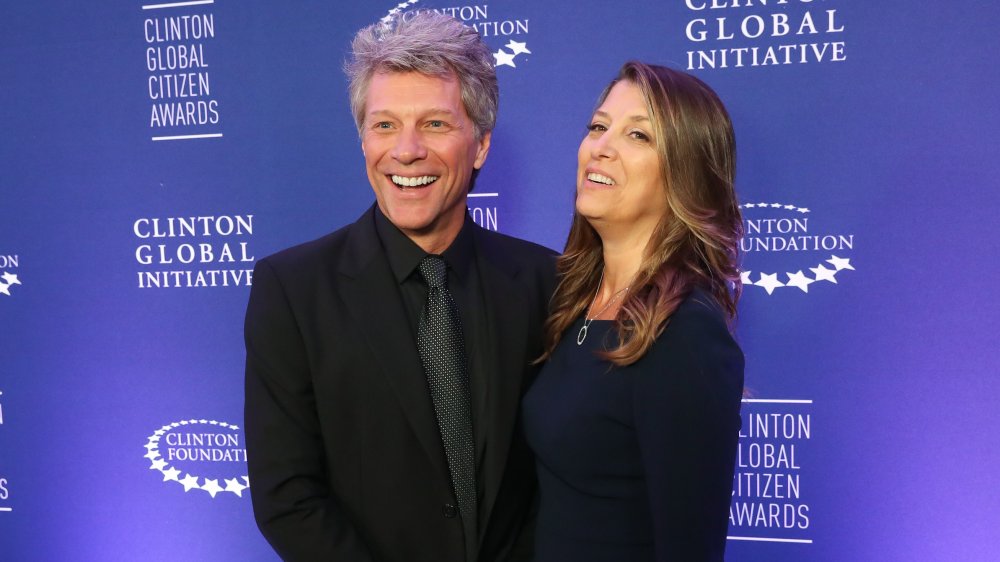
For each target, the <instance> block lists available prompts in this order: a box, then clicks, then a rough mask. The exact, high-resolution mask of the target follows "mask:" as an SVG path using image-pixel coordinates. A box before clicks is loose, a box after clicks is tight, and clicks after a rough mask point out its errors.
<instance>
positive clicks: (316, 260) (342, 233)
mask: <svg viewBox="0 0 1000 562" xmlns="http://www.w3.org/2000/svg"><path fill="white" fill-rule="evenodd" d="M351 226H352V225H345V226H343V227H341V228H339V229H337V230H335V231H333V232H331V233H329V234H326V235H323V236H321V237H319V238H316V239H315V240H310V241H308V242H303V243H301V244H296V245H294V246H291V247H289V248H285V249H284V250H280V251H277V252H275V253H273V254H271V255H269V256H267V257H265V258H263V259H261V260H260V261H261V262H267V263H268V264H270V265H271V266H272V267H274V268H277V269H289V268H290V269H301V268H303V267H309V266H310V265H318V264H321V263H325V262H328V261H329V260H330V258H331V256H334V255H336V254H338V253H339V252H340V251H342V249H343V247H344V243H345V242H346V241H347V238H348V234H349V233H350V229H351Z"/></svg>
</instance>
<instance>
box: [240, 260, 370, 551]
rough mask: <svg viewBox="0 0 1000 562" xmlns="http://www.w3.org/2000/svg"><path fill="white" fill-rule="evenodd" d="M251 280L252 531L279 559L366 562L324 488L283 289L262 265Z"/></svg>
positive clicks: (303, 366)
mask: <svg viewBox="0 0 1000 562" xmlns="http://www.w3.org/2000/svg"><path fill="white" fill-rule="evenodd" d="M253 281H254V282H253V287H252V289H251V291H250V302H249V304H248V305H247V314H246V323H245V325H244V336H245V340H246V350H247V358H246V386H245V393H246V394H245V400H246V401H245V411H244V421H245V423H244V425H245V431H246V446H247V464H248V470H249V477H250V492H251V497H252V499H253V511H254V518H255V519H256V521H257V526H258V527H259V528H260V530H261V532H262V533H263V534H264V537H265V538H266V539H267V541H268V542H269V543H270V544H271V546H272V547H273V548H274V550H275V551H276V552H277V553H278V555H279V556H281V558H282V559H284V560H303V561H305V560H329V561H345V562H367V561H371V560H373V557H372V555H371V553H370V551H369V549H368V547H367V546H366V544H365V543H364V541H363V539H362V537H361V536H360V535H359V533H358V531H357V529H356V528H355V526H354V525H353V524H352V522H351V521H350V520H349V518H348V517H347V515H346V514H345V513H344V512H343V510H342V509H341V508H340V506H339V504H338V502H337V499H336V498H335V497H333V495H332V494H331V492H330V490H329V486H328V484H327V467H326V460H325V458H324V453H323V451H324V447H323V443H322V437H321V431H320V424H319V417H318V414H317V410H316V404H315V396H314V392H313V386H312V382H311V377H310V372H309V364H308V358H307V355H306V349H305V345H304V342H303V338H302V335H301V332H300V331H299V327H298V325H297V323H296V320H295V317H294V314H293V311H292V308H291V306H290V304H289V301H288V298H287V295H286V292H285V290H284V287H282V284H281V281H280V280H279V278H278V276H277V274H276V273H275V271H274V269H273V268H272V267H271V266H270V264H269V263H268V262H267V261H266V260H262V261H260V262H259V263H258V264H257V266H256V267H255V268H254V277H253Z"/></svg>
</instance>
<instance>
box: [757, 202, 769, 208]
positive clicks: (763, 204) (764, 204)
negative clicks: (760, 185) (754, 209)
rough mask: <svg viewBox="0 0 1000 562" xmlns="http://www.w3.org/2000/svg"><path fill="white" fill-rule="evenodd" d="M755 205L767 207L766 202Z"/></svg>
mask: <svg viewBox="0 0 1000 562" xmlns="http://www.w3.org/2000/svg"><path fill="white" fill-rule="evenodd" d="M757 206H758V207H767V206H769V205H768V204H767V203H757Z"/></svg>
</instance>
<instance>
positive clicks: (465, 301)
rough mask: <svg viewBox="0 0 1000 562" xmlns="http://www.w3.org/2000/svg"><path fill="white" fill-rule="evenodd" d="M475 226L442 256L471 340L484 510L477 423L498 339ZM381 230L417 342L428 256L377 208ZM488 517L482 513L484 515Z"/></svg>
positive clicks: (480, 432)
mask: <svg viewBox="0 0 1000 562" xmlns="http://www.w3.org/2000/svg"><path fill="white" fill-rule="evenodd" d="M474 227H475V225H474V223H473V222H472V219H471V218H470V217H469V216H468V215H466V217H465V223H464V224H463V225H462V230H460V231H459V233H458V236H457V237H456V238H455V240H454V241H453V242H452V243H451V245H450V246H449V247H448V248H447V249H446V250H445V251H444V253H442V254H441V258H442V259H444V262H445V263H446V264H447V266H448V291H449V292H451V295H452V297H453V298H454V299H455V304H456V305H457V306H458V314H459V317H460V318H461V322H462V335H463V336H464V338H465V355H466V360H467V361H468V365H467V369H468V372H469V396H470V397H471V399H472V428H473V435H474V436H475V440H476V493H477V495H478V496H479V506H480V509H482V505H483V496H482V494H483V489H484V479H483V471H482V466H483V452H484V451H485V450H486V431H485V427H482V424H480V423H477V422H478V421H479V420H482V419H484V417H485V408H486V398H487V396H488V392H489V389H488V388H487V384H486V376H485V366H484V365H483V361H484V360H485V357H487V356H488V354H487V353H486V351H487V350H486V349H485V346H487V345H490V342H491V341H492V339H491V338H490V333H489V326H487V323H486V318H485V314H484V311H485V303H484V302H483V291H482V285H481V283H480V281H479V268H478V266H477V265H476V246H475V244H474V241H473V235H472V229H473V228H474ZM375 230H376V232H377V233H378V237H379V240H380V241H381V243H382V247H383V248H384V249H385V254H386V256H388V259H389V267H390V268H391V269H392V272H393V275H394V276H395V277H396V282H397V283H398V284H399V293H400V295H401V296H402V298H403V305H404V307H405V308H406V314H407V317H408V319H409V321H410V333H411V334H412V336H413V341H414V344H415V343H416V341H417V330H418V328H419V326H420V315H421V313H422V311H423V308H424V304H425V303H426V302H427V293H428V291H429V289H428V287H427V283H426V282H425V281H424V278H423V276H422V275H420V271H419V270H418V266H419V265H420V262H421V260H423V259H424V257H426V256H427V255H428V253H427V252H425V251H424V250H423V249H422V248H421V247H420V246H418V245H417V244H416V243H415V242H413V240H410V239H409V238H408V237H407V236H406V235H405V234H403V232H402V231H400V230H399V228H397V227H396V226H395V225H394V224H392V222H390V221H389V219H388V218H386V216H385V215H384V214H382V211H381V210H380V209H377V208H376V211H375ZM428 392H429V391H428ZM482 515H483V514H480V516H482ZM480 531H481V530H480Z"/></svg>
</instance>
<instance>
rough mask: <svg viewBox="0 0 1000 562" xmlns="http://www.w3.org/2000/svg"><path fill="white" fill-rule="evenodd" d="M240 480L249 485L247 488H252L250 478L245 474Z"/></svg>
mask: <svg viewBox="0 0 1000 562" xmlns="http://www.w3.org/2000/svg"><path fill="white" fill-rule="evenodd" d="M240 478H242V479H243V481H244V482H246V483H247V487H249V486H250V477H249V476H247V475H245V474H244V475H243V476H240Z"/></svg>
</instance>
